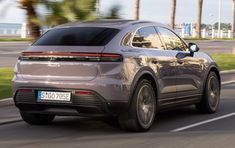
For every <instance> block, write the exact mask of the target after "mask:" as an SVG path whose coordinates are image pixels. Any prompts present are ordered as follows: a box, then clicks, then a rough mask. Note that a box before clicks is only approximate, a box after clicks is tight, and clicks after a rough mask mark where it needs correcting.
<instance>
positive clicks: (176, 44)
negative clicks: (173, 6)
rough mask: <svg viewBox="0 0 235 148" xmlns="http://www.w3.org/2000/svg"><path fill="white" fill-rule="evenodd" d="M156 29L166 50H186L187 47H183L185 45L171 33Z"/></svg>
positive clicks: (164, 29) (166, 30)
mask: <svg viewBox="0 0 235 148" xmlns="http://www.w3.org/2000/svg"><path fill="white" fill-rule="evenodd" d="M157 28H158V31H159V33H160V34H161V37H162V39H163V40H164V42H165V45H166V48H167V50H180V51H186V50H187V46H186V45H185V43H183V42H182V40H181V39H180V38H179V37H178V36H177V35H175V34H174V33H173V32H172V31H170V30H169V29H166V28H162V27H157Z"/></svg>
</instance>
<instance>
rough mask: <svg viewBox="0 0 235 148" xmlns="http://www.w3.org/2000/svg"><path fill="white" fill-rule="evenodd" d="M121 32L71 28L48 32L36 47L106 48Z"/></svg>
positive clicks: (93, 28) (113, 29)
mask: <svg viewBox="0 0 235 148" xmlns="http://www.w3.org/2000/svg"><path fill="white" fill-rule="evenodd" d="M118 32H119V30H118V29H115V28H104V27H70V28H58V29H52V30H49V31H47V32H46V33H45V34H44V35H43V36H41V37H40V38H39V39H38V40H37V41H36V42H35V43H34V44H33V45H35V46H57V45H61V46H104V45H106V44H107V43H108V42H109V41H110V40H112V38H113V37H114V36H115V35H116V34H117V33H118Z"/></svg>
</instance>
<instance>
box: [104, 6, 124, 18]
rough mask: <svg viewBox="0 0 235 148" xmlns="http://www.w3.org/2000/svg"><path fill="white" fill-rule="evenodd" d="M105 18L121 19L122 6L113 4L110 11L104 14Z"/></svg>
mask: <svg viewBox="0 0 235 148" xmlns="http://www.w3.org/2000/svg"><path fill="white" fill-rule="evenodd" d="M102 18H104V19H120V18H121V17H120V6H118V5H115V6H113V7H112V8H111V9H110V10H109V12H108V13H107V14H106V15H105V16H104V17H102Z"/></svg>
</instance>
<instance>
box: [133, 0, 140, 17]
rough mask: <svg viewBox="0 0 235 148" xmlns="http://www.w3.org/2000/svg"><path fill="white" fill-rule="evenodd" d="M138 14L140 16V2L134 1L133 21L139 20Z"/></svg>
mask: <svg viewBox="0 0 235 148" xmlns="http://www.w3.org/2000/svg"><path fill="white" fill-rule="evenodd" d="M139 14H140V0H135V14H134V19H135V20H139Z"/></svg>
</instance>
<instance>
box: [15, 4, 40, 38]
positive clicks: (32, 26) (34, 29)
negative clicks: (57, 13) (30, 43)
mask: <svg viewBox="0 0 235 148" xmlns="http://www.w3.org/2000/svg"><path fill="white" fill-rule="evenodd" d="M34 2H35V1H34V0H20V1H19V3H20V4H21V8H22V9H25V10H26V15H27V25H28V28H29V32H30V37H31V38H32V40H36V39H37V38H38V37H39V36H40V26H39V25H38V24H36V23H34V22H33V19H34V18H36V17H37V13H36V11H35V8H34Z"/></svg>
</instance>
